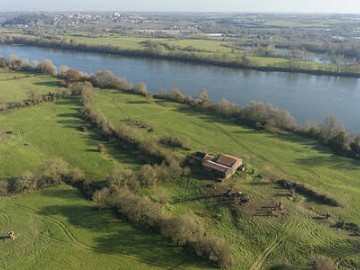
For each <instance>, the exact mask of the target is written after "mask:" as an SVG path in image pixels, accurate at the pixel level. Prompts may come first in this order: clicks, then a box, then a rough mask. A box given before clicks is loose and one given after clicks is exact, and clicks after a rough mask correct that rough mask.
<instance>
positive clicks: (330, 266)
mask: <svg viewBox="0 0 360 270" xmlns="http://www.w3.org/2000/svg"><path fill="white" fill-rule="evenodd" d="M310 267H311V269H312V270H336V269H337V265H336V263H335V262H334V261H333V260H332V259H330V258H329V257H325V256H319V257H315V258H312V259H311V260H310Z"/></svg>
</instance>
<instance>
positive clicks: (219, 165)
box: [201, 154, 243, 181]
mask: <svg viewBox="0 0 360 270" xmlns="http://www.w3.org/2000/svg"><path fill="white" fill-rule="evenodd" d="M201 156H202V166H203V168H204V169H205V170H206V171H209V172H211V173H213V174H214V175H215V176H216V177H217V178H218V179H219V180H221V181H223V180H224V179H227V178H229V177H231V176H232V175H234V174H235V173H236V171H237V170H238V169H239V168H241V166H242V165H243V160H242V159H241V158H237V157H234V156H230V155H220V156H219V157H218V158H215V157H213V156H210V155H207V154H205V155H201Z"/></svg>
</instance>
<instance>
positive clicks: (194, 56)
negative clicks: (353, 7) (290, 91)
mask: <svg viewBox="0 0 360 270" xmlns="http://www.w3.org/2000/svg"><path fill="white" fill-rule="evenodd" d="M0 43H3V44H14V43H16V44H25V45H30V46H40V47H47V48H57V49H66V50H78V51H85V52H97V53H110V54H118V55H123V56H131V57H147V58H155V59H159V58H161V59H165V60H171V61H182V62H189V63H199V64H207V65H209V64H210V65H217V66H224V67H232V68H242V69H255V70H260V71H279V72H298V73H310V74H318V75H335V76H351V77H359V76H360V70H359V68H358V66H357V65H335V64H322V65H317V66H316V67H313V66H312V65H311V64H307V63H304V62H303V61H296V60H295V59H290V60H289V61H286V62H284V63H274V64H270V65H262V64H261V63H258V62H256V61H254V59H253V57H252V55H251V54H249V53H245V54H244V55H243V56H242V57H239V58H234V57H229V55H228V54H219V53H212V54H202V53H198V52H197V50H195V49H193V48H188V49H185V50H178V49H174V50H170V51H168V50H167V51H165V50H164V49H163V48H166V46H165V47H164V44H161V46H160V45H159V44H156V46H154V47H153V46H150V47H145V48H142V49H123V48H119V47H117V46H113V45H93V44H86V43H75V42H70V41H69V40H66V39H58V38H51V39H50V38H37V37H35V38H28V37H12V36H4V37H2V38H1V39H0ZM146 45H147V46H148V43H146Z"/></svg>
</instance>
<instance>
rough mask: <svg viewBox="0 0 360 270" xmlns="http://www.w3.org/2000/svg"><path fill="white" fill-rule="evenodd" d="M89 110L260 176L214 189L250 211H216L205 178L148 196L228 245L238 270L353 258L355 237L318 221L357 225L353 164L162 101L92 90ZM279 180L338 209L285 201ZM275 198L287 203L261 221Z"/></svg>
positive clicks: (301, 142) (288, 138) (312, 145)
mask: <svg viewBox="0 0 360 270" xmlns="http://www.w3.org/2000/svg"><path fill="white" fill-rule="evenodd" d="M94 105H95V106H96V107H97V108H101V110H102V111H103V112H105V114H106V115H107V116H108V117H109V118H110V119H111V121H112V122H113V123H116V124H118V123H121V122H123V121H124V120H125V118H126V117H127V116H131V117H135V118H137V119H140V120H142V121H145V122H146V123H148V124H150V125H151V126H152V127H153V129H154V131H153V132H151V133H149V132H143V133H142V135H141V136H144V138H145V137H153V138H160V137H162V136H164V135H171V136H174V137H177V138H179V139H181V140H183V141H185V142H186V143H187V144H188V145H189V146H190V147H191V148H192V151H204V152H207V153H213V154H217V153H228V154H232V155H235V156H239V157H242V158H244V159H245V161H246V162H247V163H249V164H251V166H252V167H254V168H255V171H256V172H257V173H261V174H262V175H263V177H262V178H261V179H259V178H257V177H255V176H256V173H255V175H244V174H240V175H237V176H236V177H234V178H233V179H232V180H230V181H227V182H225V183H224V184H220V185H218V186H217V188H218V189H220V190H223V191H224V192H225V191H226V190H227V189H229V188H232V189H233V190H240V191H242V192H245V193H246V194H249V195H250V197H251V202H250V204H249V206H245V207H244V208H243V209H242V210H240V213H234V212H233V211H231V210H229V209H227V208H226V207H223V206H222V205H221V204H219V202H218V200H212V199H209V200H202V199H201V197H202V196H204V195H206V192H207V190H206V186H207V185H211V183H213V181H211V180H209V179H207V178H205V179H203V178H201V179H202V180H201V181H199V180H198V179H190V180H189V181H187V182H184V181H179V182H177V183H171V184H167V185H164V186H162V187H156V188H155V189H154V190H152V191H149V192H150V194H152V196H154V198H162V200H166V201H168V202H169V203H170V205H171V208H170V209H171V211H173V213H175V214H184V213H187V214H191V215H193V216H194V218H196V219H197V220H198V222H200V223H202V224H203V225H204V226H206V227H207V228H208V230H210V231H213V232H214V233H216V234H217V235H220V236H221V237H224V238H225V239H226V240H227V241H228V242H229V243H231V245H232V248H233V252H234V254H236V256H237V262H238V265H237V267H238V268H237V269H250V268H251V269H263V267H265V268H264V269H267V268H266V267H269V266H271V265H272V264H274V263H276V262H278V261H281V260H282V259H283V258H287V259H288V260H289V261H290V262H296V263H298V265H304V263H305V262H306V258H308V256H309V254H313V253H314V254H323V255H328V256H331V257H334V258H340V257H346V258H349V259H355V260H359V256H358V251H359V247H360V246H359V242H358V240H356V238H354V237H349V236H348V235H347V233H346V232H341V231H336V230H335V229H330V228H329V226H328V225H326V224H324V223H323V222H322V221H321V218H318V217H319V216H321V215H322V214H325V213H327V212H330V213H331V214H332V219H334V221H336V220H337V219H338V218H339V217H341V218H344V219H345V220H347V221H349V222H350V221H351V222H355V223H358V222H359V221H360V216H359V214H358V206H359V205H360V201H359V195H360V194H359V192H360V188H359V187H360V182H359V179H358V177H357V175H359V172H360V167H359V165H360V164H359V162H358V161H353V160H351V159H346V158H342V157H339V156H336V155H334V154H332V153H331V151H330V150H329V149H328V148H326V147H323V146H320V145H319V144H318V143H317V142H315V141H313V140H311V139H307V138H304V137H300V136H296V135H291V134H283V135H271V134H268V133H263V132H259V131H256V130H253V129H250V128H247V127H242V126H238V125H235V124H234V123H232V122H231V121H226V120H223V119H220V118H219V117H215V116H212V115H207V114H204V113H199V112H195V111H192V110H191V109H189V108H186V107H184V106H183V105H179V104H176V103H172V102H168V101H163V100H156V99H151V98H150V99H149V98H148V99H146V98H144V97H139V96H136V95H133V94H127V93H124V92H123V93H118V92H116V91H99V92H98V95H97V98H96V99H95V101H94ZM181 151H183V152H184V153H190V152H191V151H185V150H181ZM278 179H292V180H294V181H299V182H301V183H305V184H307V185H309V186H311V187H312V188H313V189H315V190H317V191H319V192H320V193H323V194H327V195H329V196H331V197H334V198H335V199H337V200H339V201H340V202H341V203H342V204H343V205H344V207H343V208H334V207H329V206H325V205H321V204H318V203H316V202H312V201H309V200H307V199H306V198H304V197H301V196H298V198H297V200H296V201H295V202H293V201H290V200H289V199H288V196H289V195H287V192H286V191H283V190H279V189H278V187H277V185H276V184H274V183H273V181H275V180H278ZM196 198H198V199H196ZM278 201H282V203H283V204H284V205H286V208H287V211H286V214H284V215H282V214H281V215H280V216H278V217H273V218H267V217H262V216H261V212H262V211H263V210H264V209H266V207H269V206H271V205H275V204H276V203H277V202H278ZM259 214H260V215H259ZM214 216H216V217H217V218H214ZM284 254H286V255H284ZM254 262H255V263H254ZM252 267H253V268H252Z"/></svg>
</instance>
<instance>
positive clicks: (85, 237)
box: [0, 186, 203, 270]
mask: <svg viewBox="0 0 360 270" xmlns="http://www.w3.org/2000/svg"><path fill="white" fill-rule="evenodd" d="M10 230H14V231H15V233H16V235H17V239H16V240H15V241H9V240H4V239H3V237H4V236H5V235H6V232H8V231H10ZM196 262H197V261H193V260H192V257H191V256H190V257H189V256H188V255H187V254H186V253H184V252H183V251H182V250H181V249H180V248H175V247H171V246H170V245H169V244H168V243H167V241H165V240H162V239H161V237H160V236H157V235H156V234H151V233H149V232H148V231H145V230H140V229H137V228H135V227H132V226H130V225H129V224H128V223H127V222H125V221H123V220H121V219H118V218H114V216H113V215H112V214H111V213H107V212H98V211H97V210H95V209H94V208H92V206H91V204H90V203H89V202H87V201H86V200H84V199H83V198H82V196H81V195H80V194H79V192H78V191H77V190H75V189H73V188H70V187H66V186H64V187H59V188H52V189H47V190H42V191H39V192H35V193H32V194H24V195H20V196H16V197H13V198H7V199H4V200H3V201H1V203H0V268H2V269H5V268H6V269H115V268H116V269H140V270H142V269H164V268H166V269H169V268H176V267H179V266H181V267H180V268H183V269H185V268H187V269H191V268H194V267H195V266H197V267H199V268H203V267H202V266H203V265H202V264H196Z"/></svg>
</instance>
